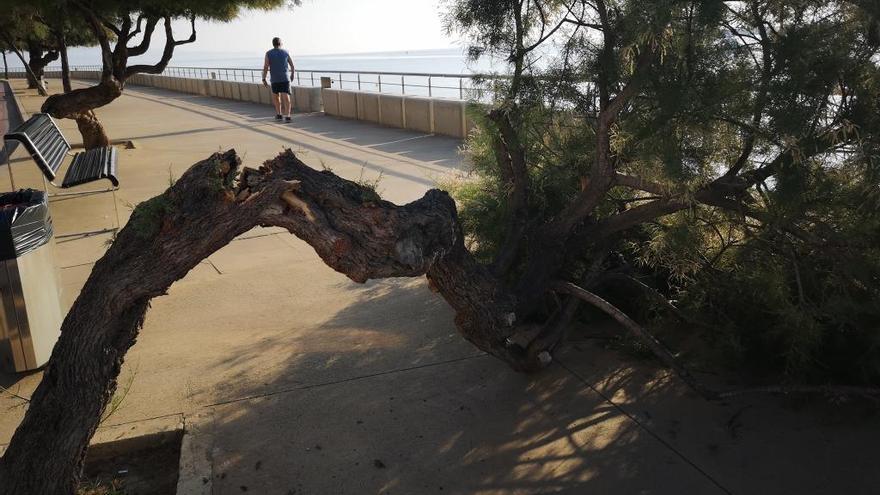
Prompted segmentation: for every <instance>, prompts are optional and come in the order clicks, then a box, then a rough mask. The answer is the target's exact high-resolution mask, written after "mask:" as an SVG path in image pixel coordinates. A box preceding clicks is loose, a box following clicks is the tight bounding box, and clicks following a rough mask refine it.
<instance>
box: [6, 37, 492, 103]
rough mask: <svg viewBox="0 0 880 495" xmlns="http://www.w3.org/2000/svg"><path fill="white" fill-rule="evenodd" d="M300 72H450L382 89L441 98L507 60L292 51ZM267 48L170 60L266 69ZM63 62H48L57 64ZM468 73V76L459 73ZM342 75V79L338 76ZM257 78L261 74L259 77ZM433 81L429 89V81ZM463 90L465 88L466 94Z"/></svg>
mask: <svg viewBox="0 0 880 495" xmlns="http://www.w3.org/2000/svg"><path fill="white" fill-rule="evenodd" d="M291 55H292V56H293V59H294V63H295V65H296V69H297V71H299V72H300V75H301V78H302V79H301V81H300V82H301V84H303V85H311V84H319V82H320V77H321V76H329V77H331V78H332V79H333V80H334V87H337V88H342V89H363V90H366V91H377V90H380V85H379V76H378V75H376V74H362V75H358V74H339V71H343V72H359V71H362V72H382V73H417V74H428V73H430V74H445V75H447V76H450V77H432V78H431V80H430V81H429V80H428V78H426V77H419V76H405V77H404V79H403V81H402V80H401V78H400V76H390V75H383V76H381V77H382V87H381V91H382V92H392V93H394V92H397V93H401V92H405V93H407V94H415V95H427V94H429V93H430V94H431V95H432V96H439V97H450V98H458V97H472V96H473V95H472V94H466V93H468V91H469V89H471V88H472V85H471V81H470V79H469V78H468V77H467V76H471V75H474V74H487V75H488V74H503V73H504V72H505V71H506V70H507V64H505V63H504V62H503V61H500V60H498V59H493V58H490V57H483V58H480V59H478V60H470V59H469V58H468V56H467V54H466V52H465V50H464V49H463V48H439V49H429V50H401V51H385V52H369V53H334V54H323V55H297V54H296V53H292V54H291ZM99 57H100V53H99V51H98V50H97V48H72V49H71V50H70V52H69V60H70V64H71V66H72V67H77V66H79V67H85V66H95V65H96V64H97V63H98V61H99ZM7 59H8V61H9V67H10V68H13V67H20V66H21V64H20V63H18V61H17V60H15V57H14V56H10V55H9V54H7ZM129 63H130V64H131V63H151V60H150V59H149V58H148V57H139V58H138V59H133V60H130V61H129ZM262 65H263V53H262V52H254V53H242V52H239V53H228V52H226V53H218V52H204V51H186V50H180V51H179V53H175V55H174V58H173V59H172V60H171V62H170V63H169V64H168V66H169V68H173V67H190V68H204V69H250V70H254V71H258V70H260V69H262ZM57 67H58V63H53V64H51V65H50V66H49V68H50V69H52V68H57ZM203 74H205V77H213V76H212V75H211V74H214V75H215V76H216V77H218V78H220V79H227V78H228V79H232V80H242V81H249V80H252V79H253V78H254V77H257V78H258V77H259V76H258V73H251V72H246V73H242V72H238V73H234V72H233V73H230V72H229V71H226V70H214V71H205V72H203ZM458 76H464V77H458ZM340 77H341V80H339V79H340ZM257 80H258V79H257ZM429 85H430V86H431V88H430V89H429V88H428V86H429ZM463 91H464V93H463Z"/></svg>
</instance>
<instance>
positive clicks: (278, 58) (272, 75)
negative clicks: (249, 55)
mask: <svg viewBox="0 0 880 495" xmlns="http://www.w3.org/2000/svg"><path fill="white" fill-rule="evenodd" d="M266 57H268V58H269V82H273V83H276V82H285V81H287V58H288V57H290V54H288V53H287V50H282V49H281V48H273V49H271V50H269V51H268V52H266Z"/></svg>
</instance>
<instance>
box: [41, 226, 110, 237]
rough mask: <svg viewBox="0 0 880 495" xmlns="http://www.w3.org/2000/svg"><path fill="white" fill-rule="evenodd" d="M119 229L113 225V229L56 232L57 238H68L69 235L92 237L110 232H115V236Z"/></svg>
mask: <svg viewBox="0 0 880 495" xmlns="http://www.w3.org/2000/svg"><path fill="white" fill-rule="evenodd" d="M118 230H119V229H118V228H116V227H113V228H112V229H101V230H88V231H86V232H74V233H72V234H55V238H56V239H66V238H68V237H91V236H93V235H98V234H106V233H108V232H113V233H114V234H113V236H114V237H116V231H118Z"/></svg>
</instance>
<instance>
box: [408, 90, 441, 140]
mask: <svg viewBox="0 0 880 495" xmlns="http://www.w3.org/2000/svg"><path fill="white" fill-rule="evenodd" d="M403 115H404V123H403V126H404V127H405V128H406V129H410V130H413V131H419V132H424V133H427V134H431V133H433V132H434V101H433V99H432V98H417V97H408V98H406V99H405V100H404V105H403Z"/></svg>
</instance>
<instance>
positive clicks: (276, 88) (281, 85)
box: [272, 81, 290, 94]
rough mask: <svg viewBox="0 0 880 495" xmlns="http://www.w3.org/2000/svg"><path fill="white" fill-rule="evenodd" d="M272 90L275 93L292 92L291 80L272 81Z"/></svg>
mask: <svg viewBox="0 0 880 495" xmlns="http://www.w3.org/2000/svg"><path fill="white" fill-rule="evenodd" d="M272 92H273V93H275V94H278V93H288V94H289V93H290V81H281V82H273V83H272Z"/></svg>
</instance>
